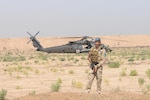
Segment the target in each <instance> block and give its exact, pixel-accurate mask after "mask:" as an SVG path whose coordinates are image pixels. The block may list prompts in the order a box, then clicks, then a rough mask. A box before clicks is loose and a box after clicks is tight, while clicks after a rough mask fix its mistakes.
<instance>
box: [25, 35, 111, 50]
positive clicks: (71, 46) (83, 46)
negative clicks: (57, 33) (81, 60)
mask: <svg viewBox="0 0 150 100" xmlns="http://www.w3.org/2000/svg"><path fill="white" fill-rule="evenodd" d="M27 33H28V34H29V35H30V41H28V42H27V43H29V42H31V41H32V42H33V46H34V47H35V48H37V51H42V52H47V53H86V52H89V51H90V49H91V47H93V46H94V38H92V37H89V36H84V37H82V39H80V40H77V41H70V42H68V43H67V44H64V45H60V46H54V47H48V48H44V47H43V46H42V45H41V44H40V42H39V41H38V40H37V39H36V36H37V35H38V34H39V32H37V33H36V34H35V35H34V36H32V35H31V34H30V33H29V32H27ZM73 38H79V37H73ZM102 48H104V49H106V51H107V52H111V51H112V50H111V49H110V48H109V47H108V46H105V45H104V44H102Z"/></svg>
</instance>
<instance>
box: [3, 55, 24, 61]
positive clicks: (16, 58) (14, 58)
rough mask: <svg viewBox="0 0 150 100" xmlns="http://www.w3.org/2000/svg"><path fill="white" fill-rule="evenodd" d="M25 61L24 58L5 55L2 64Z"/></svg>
mask: <svg viewBox="0 0 150 100" xmlns="http://www.w3.org/2000/svg"><path fill="white" fill-rule="evenodd" d="M25 60H26V58H25V57H24V56H18V57H14V56H11V55H6V56H5V57H4V58H3V61H4V62H13V61H25Z"/></svg>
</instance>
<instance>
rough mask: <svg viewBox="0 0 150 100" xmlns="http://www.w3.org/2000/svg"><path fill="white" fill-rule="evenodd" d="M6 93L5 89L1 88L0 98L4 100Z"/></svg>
mask: <svg viewBox="0 0 150 100" xmlns="http://www.w3.org/2000/svg"><path fill="white" fill-rule="evenodd" d="M6 95H7V90H5V89H1V91H0V100H5V97H6Z"/></svg>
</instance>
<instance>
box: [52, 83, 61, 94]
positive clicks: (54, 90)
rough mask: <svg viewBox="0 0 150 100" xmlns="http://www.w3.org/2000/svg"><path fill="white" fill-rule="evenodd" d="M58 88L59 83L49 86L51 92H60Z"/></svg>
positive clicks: (59, 86)
mask: <svg viewBox="0 0 150 100" xmlns="http://www.w3.org/2000/svg"><path fill="white" fill-rule="evenodd" d="M60 88H61V85H60V83H57V82H56V83H54V84H52V85H51V89H52V92H58V91H59V90H60Z"/></svg>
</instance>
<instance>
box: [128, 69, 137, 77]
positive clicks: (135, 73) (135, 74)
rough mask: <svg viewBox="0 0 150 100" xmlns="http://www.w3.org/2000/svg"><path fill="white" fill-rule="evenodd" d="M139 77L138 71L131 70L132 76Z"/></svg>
mask: <svg viewBox="0 0 150 100" xmlns="http://www.w3.org/2000/svg"><path fill="white" fill-rule="evenodd" d="M137 75H138V73H137V71H136V70H131V71H130V76H137Z"/></svg>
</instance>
